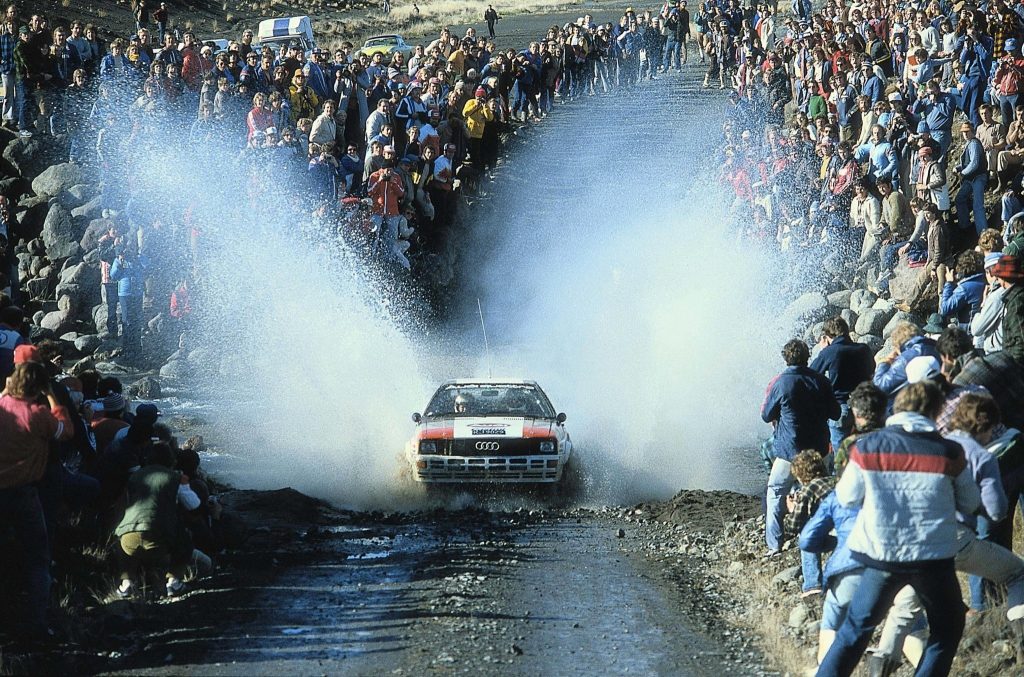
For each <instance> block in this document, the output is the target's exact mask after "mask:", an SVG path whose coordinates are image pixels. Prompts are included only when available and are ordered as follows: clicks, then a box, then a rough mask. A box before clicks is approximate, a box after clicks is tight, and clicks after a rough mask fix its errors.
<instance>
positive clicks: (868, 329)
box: [857, 308, 892, 336]
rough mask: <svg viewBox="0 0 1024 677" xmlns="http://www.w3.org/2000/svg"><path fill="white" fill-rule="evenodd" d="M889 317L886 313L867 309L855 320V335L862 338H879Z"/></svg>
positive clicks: (875, 309)
mask: <svg viewBox="0 0 1024 677" xmlns="http://www.w3.org/2000/svg"><path fill="white" fill-rule="evenodd" d="M891 316H892V315H891V314H890V313H889V312H888V311H885V310H879V309H877V308H868V309H867V310H865V311H864V312H862V313H861V314H860V315H859V316H858V318H857V333H858V334H861V335H862V336H863V335H866V334H874V335H876V336H880V335H881V334H882V330H883V329H884V328H885V325H886V323H887V322H888V321H889V318H890V317H891Z"/></svg>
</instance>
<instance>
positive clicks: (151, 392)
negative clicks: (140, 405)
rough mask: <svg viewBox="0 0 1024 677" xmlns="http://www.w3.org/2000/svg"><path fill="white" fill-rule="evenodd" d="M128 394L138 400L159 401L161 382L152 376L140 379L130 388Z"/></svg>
mask: <svg viewBox="0 0 1024 677" xmlns="http://www.w3.org/2000/svg"><path fill="white" fill-rule="evenodd" d="M128 394H129V395H131V396H132V398H133V399H137V400H158V399H160V397H161V392H160V381H159V380H157V379H156V378H154V377H152V376H145V377H143V378H140V379H139V380H138V381H136V382H135V383H133V384H131V385H130V386H128Z"/></svg>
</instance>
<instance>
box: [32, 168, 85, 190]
mask: <svg viewBox="0 0 1024 677" xmlns="http://www.w3.org/2000/svg"><path fill="white" fill-rule="evenodd" d="M84 180H85V171H84V170H83V169H82V167H81V166H80V165H76V164H73V163H71V162H62V163H60V164H56V165H51V166H49V167H47V168H46V169H45V170H43V172H42V173H40V174H39V176H37V177H36V178H35V179H33V180H32V192H34V193H35V194H36V195H50V196H57V195H60V194H61V193H62V192H63V191H66V190H68V189H69V188H71V187H72V186H75V185H77V184H80V183H82V182H83V181H84Z"/></svg>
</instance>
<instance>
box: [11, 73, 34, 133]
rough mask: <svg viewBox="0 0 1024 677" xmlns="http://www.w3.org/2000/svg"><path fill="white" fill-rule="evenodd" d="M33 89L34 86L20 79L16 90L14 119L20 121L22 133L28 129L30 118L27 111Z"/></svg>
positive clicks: (19, 126)
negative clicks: (29, 95) (29, 96)
mask: <svg viewBox="0 0 1024 677" xmlns="http://www.w3.org/2000/svg"><path fill="white" fill-rule="evenodd" d="M31 88H32V84H31V83H30V82H29V81H28V80H25V79H19V80H18V86H17V87H16V88H15V89H14V117H15V119H16V120H17V121H18V129H19V130H21V131H24V130H26V129H28V116H27V113H26V110H25V109H26V108H27V107H28V94H29V91H30V90H31ZM33 117H35V116H33Z"/></svg>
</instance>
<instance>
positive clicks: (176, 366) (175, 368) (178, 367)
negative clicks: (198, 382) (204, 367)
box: [160, 360, 192, 379]
mask: <svg viewBox="0 0 1024 677" xmlns="http://www.w3.org/2000/svg"><path fill="white" fill-rule="evenodd" d="M191 371H192V370H191V368H190V367H189V365H188V363H187V362H185V361H184V360H171V361H170V362H168V363H167V364H165V365H164V366H162V367H160V376H162V377H163V378H169V379H187V378H188V377H189V375H190V373H191Z"/></svg>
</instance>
